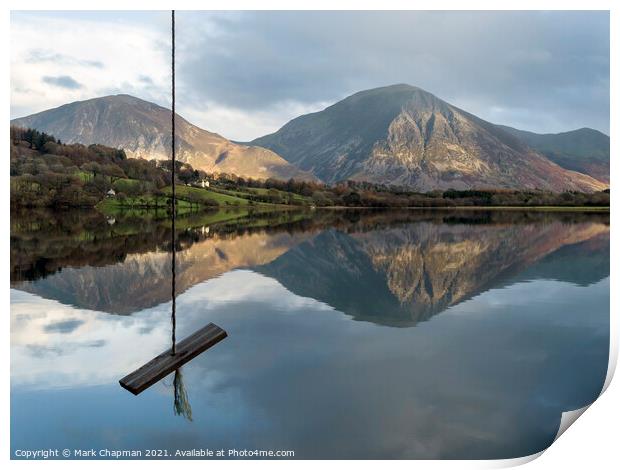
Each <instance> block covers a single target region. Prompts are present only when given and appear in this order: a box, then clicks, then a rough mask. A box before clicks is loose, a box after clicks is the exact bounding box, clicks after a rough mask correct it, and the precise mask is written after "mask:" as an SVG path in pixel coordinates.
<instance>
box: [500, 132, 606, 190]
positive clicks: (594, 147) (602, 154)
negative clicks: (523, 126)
mask: <svg viewBox="0 0 620 470" xmlns="http://www.w3.org/2000/svg"><path fill="white" fill-rule="evenodd" d="M499 127H501V128H502V129H504V130H505V131H507V132H509V133H511V134H512V135H514V136H515V137H517V138H519V139H521V140H522V141H523V142H525V143H526V144H527V145H528V146H529V147H530V148H532V149H534V150H536V151H538V152H540V153H542V154H543V155H544V156H546V157H547V158H548V159H549V160H551V161H552V162H555V163H557V164H558V165H560V166H562V167H564V168H567V169H569V170H575V171H578V172H580V173H584V174H586V175H590V176H592V177H593V178H596V179H597V180H599V181H603V182H605V183H609V136H608V135H605V134H603V133H602V132H599V131H597V130H594V129H589V128H587V127H584V128H582V129H577V130H574V131H569V132H560V133H559V134H536V133H534V132H528V131H521V130H519V129H514V128H512V127H508V126H499Z"/></svg>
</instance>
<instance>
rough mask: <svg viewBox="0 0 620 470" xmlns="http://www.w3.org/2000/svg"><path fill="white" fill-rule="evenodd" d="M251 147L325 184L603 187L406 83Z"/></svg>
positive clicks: (357, 97)
mask: <svg viewBox="0 0 620 470" xmlns="http://www.w3.org/2000/svg"><path fill="white" fill-rule="evenodd" d="M251 143H252V144H253V145H260V146H263V147H266V148H269V149H271V150H273V151H274V152H276V153H278V154H279V155H281V156H282V157H284V158H285V159H286V160H287V161H289V162H290V163H292V164H294V165H297V166H298V167H300V168H301V169H302V170H307V171H311V172H312V173H313V174H314V175H316V176H317V177H319V178H321V179H322V180H324V181H327V182H336V181H339V180H344V179H354V180H365V181H371V182H376V183H384V184H396V185H403V186H408V187H410V188H413V189H416V190H420V191H427V190H433V189H448V188H454V189H469V188H515V189H517V188H518V189H524V188H532V189H534V188H540V189H549V190H554V191H564V190H579V191H596V190H601V189H604V188H606V187H607V184H605V183H604V182H602V181H599V180H597V179H595V178H593V177H591V176H588V175H584V174H582V173H579V172H575V171H571V170H567V169H565V168H562V167H561V166H559V165H558V164H556V163H554V162H552V161H550V160H549V159H548V158H547V157H545V156H544V155H542V154H541V153H539V152H537V151H535V150H533V149H531V148H530V147H529V146H528V145H527V144H526V143H525V142H523V141H522V140H520V139H519V138H517V137H515V136H514V135H512V134H511V133H510V132H507V131H506V130H504V129H502V128H500V127H498V126H495V125H494V124H491V123H489V122H486V121H484V120H482V119H480V118H478V117H476V116H474V115H472V114H470V113H467V112H465V111H463V110H461V109H459V108H456V107H455V106H452V105H451V104H449V103H446V102H445V101H442V100H440V99H439V98H437V97H436V96H434V95H432V94H431V93H428V92H426V91H424V90H422V89H420V88H416V87H413V86H409V85H393V86H388V87H383V88H376V89H372V90H367V91H362V92H359V93H356V94H354V95H352V96H349V97H348V98H345V99H344V100H342V101H339V102H338V103H336V104H334V105H332V106H330V107H328V108H326V109H325V110H323V111H320V112H317V113H312V114H307V115H304V116H300V117H298V118H296V119H293V120H292V121H290V122H289V123H287V124H286V125H285V126H284V127H282V128H281V129H280V130H278V131H277V132H275V133H274V134H270V135H267V136H264V137H260V138H258V139H256V140H254V141H252V142H251Z"/></svg>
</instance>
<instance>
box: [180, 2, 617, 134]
mask: <svg viewBox="0 0 620 470" xmlns="http://www.w3.org/2000/svg"><path fill="white" fill-rule="evenodd" d="M177 18H178V19H177V44H178V54H177V55H178V59H177V60H178V69H177V77H178V83H179V85H178V86H179V88H178V91H177V96H178V97H179V98H180V100H181V102H182V103H183V104H187V105H188V106H190V105H191V103H194V106H195V103H202V102H209V103H214V104H216V105H220V106H225V107H232V108H237V109H242V110H246V111H256V110H263V111H264V110H269V109H274V108H275V107H276V106H278V105H281V104H282V103H287V102H298V103H302V104H306V105H309V104H313V103H318V102H334V101H337V100H339V99H342V98H343V97H345V96H347V95H349V94H352V93H354V92H356V91H360V90H363V89H367V88H372V87H377V86H383V85H388V84H393V83H403V82H404V83H409V84H412V85H416V86H420V87H422V88H424V89H426V90H428V91H430V92H432V93H434V94H436V95H437V96H439V97H440V98H443V99H445V100H446V101H449V102H451V103H452V104H455V105H456V106H459V107H462V108H464V109H466V110H468V111H470V112H473V113H474V114H477V115H479V116H480V117H482V118H485V119H488V120H491V121H494V122H498V123H501V124H508V125H513V126H516V127H521V128H525V129H528V130H533V131H539V132H552V131H560V130H568V129H573V128H577V127H582V126H588V127H594V128H597V129H600V130H602V131H604V132H608V131H609V14H608V12H583V11H581V12H579V11H575V12H560V11H557V12H420V11H407V12H241V13H240V12H234V13H232V12H231V13H209V12H202V13H198V12H191V13H189V12H187V13H183V12H181V13H179V14H178V15H177ZM200 106H202V104H200Z"/></svg>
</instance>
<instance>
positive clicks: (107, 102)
mask: <svg viewBox="0 0 620 470" xmlns="http://www.w3.org/2000/svg"><path fill="white" fill-rule="evenodd" d="M176 116H177V117H176V122H177V127H176V129H177V131H176V139H177V143H178V147H177V158H178V160H179V161H182V162H185V163H189V164H191V165H192V166H193V167H194V168H198V169H201V170H204V171H207V172H213V173H234V174H236V175H238V176H244V177H253V178H261V179H266V178H269V177H274V178H279V179H289V178H296V179H302V180H310V179H314V177H313V176H312V175H310V174H308V173H305V172H303V171H300V170H298V169H297V168H296V167H294V166H292V165H290V164H289V163H288V162H286V161H285V160H284V159H282V158H281V157H280V156H279V155H277V154H275V153H274V152H272V151H271V150H268V149H264V148H260V147H256V146H249V145H241V144H236V143H233V142H231V141H229V140H228V139H226V138H224V137H222V136H221V135H219V134H216V133H214V132H210V131H206V130H204V129H201V128H200V127H197V126H194V125H193V124H191V123H190V122H189V121H187V120H186V119H184V118H183V117H182V116H180V115H178V114H177V115H176ZM170 121H171V111H170V110H169V109H167V108H165V107H163V106H160V105H157V104H155V103H151V102H149V101H145V100H142V99H140V98H136V97H134V96H131V95H127V94H119V95H108V96H103V97H98V98H92V99H89V100H83V101H75V102H73V103H67V104H65V105H62V106H59V107H57V108H53V109H49V110H45V111H41V112H39V113H36V114H32V115H29V116H26V117H23V118H17V119H14V120H12V121H11V124H12V125H17V126H22V127H32V128H35V129H37V130H40V131H43V132H47V133H50V134H53V135H54V136H56V137H57V138H59V139H61V140H62V141H63V142H67V143H81V144H85V145H90V144H95V143H97V144H105V145H108V146H112V147H117V148H123V149H124V150H125V152H126V153H127V155H128V156H130V157H137V158H146V159H149V160H151V159H156V160H163V159H168V158H170V148H171V142H172V139H171V135H170Z"/></svg>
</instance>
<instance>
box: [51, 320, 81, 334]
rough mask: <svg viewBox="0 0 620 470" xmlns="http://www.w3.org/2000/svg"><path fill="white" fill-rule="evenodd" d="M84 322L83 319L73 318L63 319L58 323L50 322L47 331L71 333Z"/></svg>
mask: <svg viewBox="0 0 620 470" xmlns="http://www.w3.org/2000/svg"><path fill="white" fill-rule="evenodd" d="M82 324H84V321H83V320H78V319H77V318H76V319H71V320H63V321H59V322H56V323H50V324H49V325H46V326H45V331H46V332H48V333H71V332H73V331H74V330H76V329H77V328H78V327H80V326H81V325H82Z"/></svg>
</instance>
